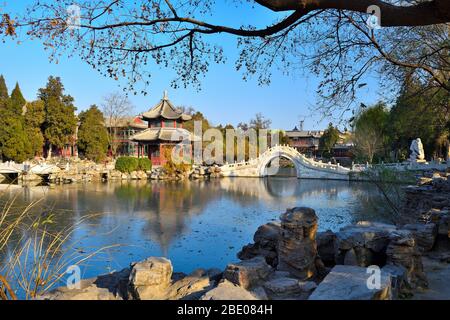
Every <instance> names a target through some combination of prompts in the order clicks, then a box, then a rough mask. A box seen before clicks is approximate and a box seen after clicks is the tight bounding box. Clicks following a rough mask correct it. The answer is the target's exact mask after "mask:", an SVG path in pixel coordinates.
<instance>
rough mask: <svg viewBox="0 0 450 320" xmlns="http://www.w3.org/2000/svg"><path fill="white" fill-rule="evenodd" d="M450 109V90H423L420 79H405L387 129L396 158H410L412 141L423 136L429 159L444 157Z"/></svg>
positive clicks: (449, 133)
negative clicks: (449, 91)
mask: <svg viewBox="0 0 450 320" xmlns="http://www.w3.org/2000/svg"><path fill="white" fill-rule="evenodd" d="M417 92H422V93H421V94H417ZM430 106H432V107H430ZM449 108H450V95H449V93H448V92H446V91H445V90H442V89H436V90H433V91H424V90H423V84H421V83H420V82H419V81H417V80H414V79H406V80H405V81H404V84H403V88H402V90H401V92H400V95H399V97H398V98H397V101H396V103H395V104H394V105H393V107H392V109H391V111H390V116H389V121H388V130H387V131H388V132H389V136H390V144H391V147H392V149H393V151H394V153H395V157H396V158H397V159H399V160H405V159H407V158H408V156H409V153H410V151H409V147H410V145H411V141H412V140H414V139H417V138H421V140H422V143H423V146H424V151H425V155H426V157H427V158H430V157H433V156H441V157H445V156H446V155H445V151H444V150H443V149H444V146H446V145H447V144H448V140H449V136H450V132H449V130H447V128H446V125H447V121H449V120H450V113H449V111H448V110H450V109H449Z"/></svg>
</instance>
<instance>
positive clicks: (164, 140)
mask: <svg viewBox="0 0 450 320" xmlns="http://www.w3.org/2000/svg"><path fill="white" fill-rule="evenodd" d="M141 119H142V120H143V121H147V122H148V128H147V129H146V130H143V131H141V132H139V133H137V134H135V135H133V136H132V137H130V140H131V141H133V142H135V143H137V144H138V156H139V157H149V158H150V159H151V161H152V165H154V166H159V165H163V164H165V163H166V161H167V159H166V158H165V156H164V153H165V150H167V149H171V148H172V147H173V146H175V145H177V144H178V143H180V142H182V141H185V140H189V141H192V137H193V136H192V134H191V133H190V132H189V131H187V130H186V129H183V123H184V122H186V121H189V120H191V116H189V115H187V114H184V113H182V112H181V111H179V110H178V109H176V108H175V107H174V106H173V104H172V103H171V102H170V100H169V98H168V96H167V92H165V93H164V97H163V98H162V100H161V101H160V102H159V103H158V104H157V105H156V106H155V107H154V108H152V109H151V110H149V111H147V112H144V113H143V114H142V115H141ZM183 152H188V153H190V155H192V146H191V145H188V146H187V149H186V148H185V149H184V150H183Z"/></svg>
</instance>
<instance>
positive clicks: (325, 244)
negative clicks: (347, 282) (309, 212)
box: [316, 230, 336, 266]
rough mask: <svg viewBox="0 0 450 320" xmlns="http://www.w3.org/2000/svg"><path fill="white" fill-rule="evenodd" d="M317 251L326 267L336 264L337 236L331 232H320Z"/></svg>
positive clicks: (317, 237) (317, 239) (317, 238)
mask: <svg viewBox="0 0 450 320" xmlns="http://www.w3.org/2000/svg"><path fill="white" fill-rule="evenodd" d="M316 242H317V251H318V253H319V256H320V258H321V260H322V261H323V263H324V264H325V265H326V266H334V265H335V264H336V261H335V256H336V234H335V233H334V232H332V231H331V230H328V231H325V232H318V233H317V236H316Z"/></svg>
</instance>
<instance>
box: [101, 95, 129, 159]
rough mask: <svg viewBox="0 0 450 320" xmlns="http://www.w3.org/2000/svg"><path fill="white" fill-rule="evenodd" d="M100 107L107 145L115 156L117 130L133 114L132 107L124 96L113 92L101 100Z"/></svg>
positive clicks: (118, 142) (117, 144) (117, 140)
mask: <svg viewBox="0 0 450 320" xmlns="http://www.w3.org/2000/svg"><path fill="white" fill-rule="evenodd" d="M101 107H102V112H103V115H104V117H105V123H106V127H107V129H108V143H109V146H110V150H111V153H112V155H113V156H115V155H116V153H117V148H118V147H119V145H120V141H119V139H118V130H119V128H120V127H121V126H123V125H126V123H127V121H128V120H129V117H131V115H132V113H133V109H134V106H133V105H132V104H131V102H130V100H129V99H128V97H127V96H126V95H123V94H121V93H119V92H114V93H111V94H109V95H107V96H106V97H105V98H104V99H103V103H102V105H101Z"/></svg>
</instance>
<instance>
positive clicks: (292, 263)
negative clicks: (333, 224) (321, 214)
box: [277, 208, 318, 280]
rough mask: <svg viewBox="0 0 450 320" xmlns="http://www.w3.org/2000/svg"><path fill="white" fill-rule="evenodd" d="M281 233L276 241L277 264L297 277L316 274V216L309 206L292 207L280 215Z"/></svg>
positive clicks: (279, 267) (305, 277)
mask: <svg viewBox="0 0 450 320" xmlns="http://www.w3.org/2000/svg"><path fill="white" fill-rule="evenodd" d="M280 218H281V235H280V240H279V242H278V266H277V269H278V270H280V271H288V272H290V273H291V274H292V275H294V276H296V277H298V278H299V279H302V280H306V279H309V278H311V277H313V276H315V275H316V273H317V269H316V259H317V258H318V254H317V244H316V240H315V238H316V232H317V216H316V213H315V211H314V210H313V209H310V208H293V209H289V210H287V211H286V212H285V213H284V214H282V215H281V217H280Z"/></svg>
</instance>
